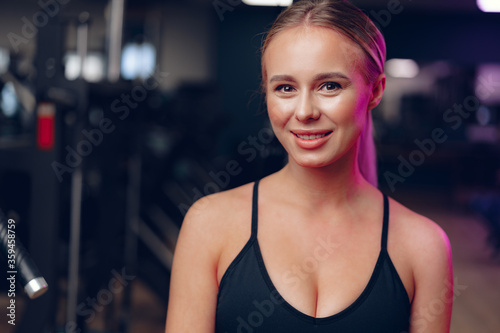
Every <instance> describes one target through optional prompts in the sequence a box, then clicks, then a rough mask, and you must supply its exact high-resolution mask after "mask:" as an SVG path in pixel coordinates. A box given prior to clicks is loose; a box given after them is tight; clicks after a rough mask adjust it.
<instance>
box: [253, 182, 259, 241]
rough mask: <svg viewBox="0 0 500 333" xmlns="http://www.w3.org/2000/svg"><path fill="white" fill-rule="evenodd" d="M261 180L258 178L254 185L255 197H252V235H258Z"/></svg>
mask: <svg viewBox="0 0 500 333" xmlns="http://www.w3.org/2000/svg"><path fill="white" fill-rule="evenodd" d="M259 181H260V180H257V181H256V182H255V183H254V185H253V198H252V235H251V237H257V224H258V217H259V210H258V209H259Z"/></svg>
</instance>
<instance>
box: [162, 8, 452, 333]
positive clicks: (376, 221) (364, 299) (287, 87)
mask: <svg viewBox="0 0 500 333" xmlns="http://www.w3.org/2000/svg"><path fill="white" fill-rule="evenodd" d="M384 61H385V43H384V39H383V37H382V35H381V34H380V32H379V31H378V30H377V28H376V27H375V26H374V24H373V23H372V22H371V21H370V19H369V18H368V17H367V16H366V15H364V14H363V13H362V12H361V11H360V10H359V9H357V8H356V7H354V6H353V5H351V4H350V3H348V2H346V1H342V0H331V1H328V0H318V1H309V0H304V1H299V2H297V3H295V4H294V5H292V6H291V7H289V8H288V9H286V10H285V11H284V12H283V13H282V14H281V15H280V16H279V17H278V18H277V20H276V21H275V23H274V25H273V27H272V28H271V30H270V31H269V33H268V35H267V37H266V39H265V41H264V43H263V47H262V85H263V89H264V92H265V95H266V102H267V109H268V113H269V118H270V121H271V124H272V127H273V130H274V133H275V135H276V137H277V138H278V139H279V141H280V142H281V144H282V145H283V147H284V148H285V149H286V151H287V153H288V164H287V165H286V166H285V167H284V168H283V169H282V170H280V171H278V172H276V173H274V174H272V175H270V176H267V177H265V178H263V179H261V180H260V181H257V182H255V183H252V184H247V185H244V186H241V187H238V188H235V189H232V190H229V191H226V192H222V193H217V194H214V195H211V196H209V197H206V198H204V199H202V200H200V201H199V202H197V203H195V204H194V205H193V207H191V209H190V211H189V212H188V213H187V215H186V218H185V220H184V222H183V226H182V230H181V233H180V236H179V240H178V243H177V248H176V252H175V258H174V264H173V269H172V279H171V287H170V299H169V306H168V313H167V325H166V332H167V333H183V332H190V333H191V332H195V333H213V332H216V333H226V332H227V333H232V332H272V333H280V332H286V333H293V332H297V333H299V332H300V333H304V332H363V333H367V332H370V333H373V332H383V333H392V332H394V333H403V332H412V333H413V332H426V333H429V332H448V331H449V326H450V317H451V306H452V299H453V290H452V269H451V254H450V246H449V242H448V239H447V237H446V235H445V234H444V232H443V231H442V230H441V229H440V228H439V227H438V226H437V225H436V224H435V223H434V222H432V221H430V220H428V219H427V218H425V217H422V216H420V215H418V214H416V213H414V212H412V211H410V210H409V209H407V208H405V207H403V206H402V205H400V204H399V203H397V202H396V201H394V200H392V199H389V198H387V196H385V195H384V194H383V193H381V192H380V191H379V190H378V189H377V187H376V171H375V154H374V148H373V139H372V137H371V114H370V112H371V109H373V108H374V107H375V106H376V105H377V104H378V103H379V101H380V99H381V98H382V94H383V91H384V87H385V76H384Z"/></svg>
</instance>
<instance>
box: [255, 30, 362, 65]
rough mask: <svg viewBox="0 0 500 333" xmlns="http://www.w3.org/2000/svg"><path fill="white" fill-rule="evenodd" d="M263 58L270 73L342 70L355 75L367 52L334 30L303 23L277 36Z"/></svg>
mask: <svg viewBox="0 0 500 333" xmlns="http://www.w3.org/2000/svg"><path fill="white" fill-rule="evenodd" d="M262 60H263V62H264V66H265V69H266V72H267V74H271V73H270V72H273V73H274V72H282V71H285V72H286V71H290V70H292V71H293V70H299V71H311V70H312V71H317V70H320V71H330V70H341V71H345V72H349V73H351V74H354V73H357V72H360V71H361V69H362V68H361V67H360V65H361V64H363V61H362V60H363V52H362V50H361V47H360V46H358V45H357V44H356V43H354V42H353V41H351V40H350V39H348V38H347V37H345V36H343V35H341V34H340V33H338V32H336V31H335V30H333V29H330V28H326V27H320V26H299V27H293V28H288V29H285V30H283V31H281V32H279V33H278V34H277V35H275V36H274V38H273V40H272V41H271V42H270V43H269V45H268V47H267V49H266V51H265V53H264V55H263V59H262ZM281 74H284V73H281ZM287 74H288V73H287Z"/></svg>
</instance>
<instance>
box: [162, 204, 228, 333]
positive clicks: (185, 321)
mask: <svg viewBox="0 0 500 333" xmlns="http://www.w3.org/2000/svg"><path fill="white" fill-rule="evenodd" d="M203 200H205V201H206V200H207V199H206V198H205V199H201V200H200V201H203ZM200 201H198V202H196V203H195V204H194V205H193V206H192V207H191V208H190V210H189V211H188V213H187V214H186V217H185V219H184V222H183V223H182V227H181V231H180V233H179V238H178V240H177V245H176V248H175V255H174V261H173V265H172V275H171V280H170V296H169V301H168V311H167V324H166V331H165V332H166V333H185V332H186V333H188V332H189V333H192V332H197V333H213V332H214V331H215V308H216V304H217V291H218V283H217V262H218V258H219V255H220V251H219V249H220V242H219V241H218V240H220V235H219V237H218V235H217V233H218V232H217V228H216V227H215V226H214V224H216V223H213V222H214V220H213V218H214V217H213V215H214V214H210V212H209V211H208V210H213V209H207V208H206V207H202V206H203V203H201V204H200ZM211 203H212V202H211Z"/></svg>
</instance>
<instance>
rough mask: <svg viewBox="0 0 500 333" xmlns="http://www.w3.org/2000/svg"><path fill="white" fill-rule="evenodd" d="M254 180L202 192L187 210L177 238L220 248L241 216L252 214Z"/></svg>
mask: <svg viewBox="0 0 500 333" xmlns="http://www.w3.org/2000/svg"><path fill="white" fill-rule="evenodd" d="M252 188H253V183H249V184H245V185H242V186H239V187H236V188H234V189H231V190H227V191H223V192H218V193H214V194H210V195H208V196H205V197H203V198H201V199H199V200H198V201H196V202H195V203H194V204H193V205H192V206H191V207H190V208H189V210H188V212H187V214H186V216H185V217H184V221H183V223H182V227H181V233H180V235H179V240H181V241H184V242H187V243H191V242H190V241H189V240H188V239H191V240H192V242H193V243H192V246H194V247H199V246H204V247H205V248H206V249H207V250H208V248H207V247H206V245H207V244H209V245H210V246H209V248H210V249H213V250H214V252H220V250H221V248H222V247H223V246H224V243H225V240H227V237H228V236H230V233H232V232H233V229H234V228H237V227H238V221H241V220H242V217H243V216H249V214H251V198H252Z"/></svg>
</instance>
